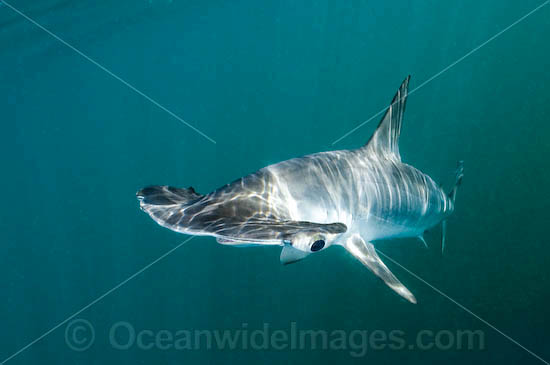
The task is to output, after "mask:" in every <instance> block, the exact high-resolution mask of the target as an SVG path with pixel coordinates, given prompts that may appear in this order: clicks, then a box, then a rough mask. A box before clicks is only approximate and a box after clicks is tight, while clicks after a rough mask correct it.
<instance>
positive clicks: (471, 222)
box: [0, 0, 550, 364]
mask: <svg viewBox="0 0 550 365" xmlns="http://www.w3.org/2000/svg"><path fill="white" fill-rule="evenodd" d="M8 3H9V5H10V6H8V5H7V4H3V3H2V2H0V111H1V113H0V120H1V121H2V133H0V155H1V156H2V157H1V161H2V179H1V180H0V191H1V192H2V209H1V213H0V231H1V239H0V240H1V245H0V287H1V288H2V297H1V300H0V324H1V328H2V330H1V331H0V362H1V361H4V360H7V361H5V363H9V364H42V363H44V364H49V363H72V364H111V363H125V364H126V363H128V364H130V363H132V364H134V363H140V364H149V363H157V364H184V363H186V364H204V363H213V364H214V363H215V364H219V363H237V362H238V363H254V364H257V363H267V364H271V363H283V362H284V363H292V364H302V363H316V364H333V363H336V362H345V363H372V364H393V363H398V362H399V363H402V362H404V363H412V364H414V363H441V362H443V361H445V363H447V364H463V363H465V362H467V363H470V364H478V363H479V364H482V363H483V364H485V363H488V362H495V363H496V362H499V363H507V364H518V363H522V364H531V363H532V364H537V363H544V361H549V360H550V349H549V347H548V343H549V340H550V336H549V334H550V333H549V329H548V328H549V327H550V319H549V317H550V316H549V315H550V310H549V306H548V301H549V299H550V290H549V285H550V275H549V274H550V268H549V262H550V246H549V239H548V235H547V228H548V226H549V222H550V219H549V208H550V194H548V185H549V183H550V169H549V163H548V161H549V160H548V154H549V152H550V127H549V125H550V106H549V102H550V86H549V85H550V72H549V68H550V42H549V41H548V36H549V34H550V5H545V6H543V7H541V8H540V9H539V10H538V11H536V12H534V13H532V14H531V15H529V16H528V17H527V18H525V19H524V20H522V21H521V22H520V23H518V24H516V25H514V26H513V27H512V28H510V29H509V30H507V31H506V32H504V33H502V35H500V36H498V37H496V38H495V39H493V40H492V41H491V42H489V43H487V44H486V45H484V46H483V47H482V48H480V49H479V50H477V51H476V52H474V53H472V54H471V55H469V56H468V57H467V58H465V59H463V60H461V61H460V62H459V63H457V64H456V65H454V66H453V67H451V68H450V69H448V70H446V71H445V72H444V73H442V74H440V75H439V76H438V77H436V78H434V79H433V80H431V81H430V82H429V83H427V84H425V85H424V86H422V88H420V89H418V91H416V92H414V94H411V95H410V97H409V99H408V104H407V112H406V115H405V120H404V125H403V129H402V134H401V139H400V150H401V156H402V157H403V160H404V162H406V163H410V164H412V165H414V166H416V167H418V168H419V169H420V170H422V171H424V172H425V173H427V174H429V175H430V176H431V177H432V178H433V179H434V180H435V181H437V182H441V183H442V184H443V185H444V186H447V187H450V185H451V184H452V182H453V172H454V169H455V166H456V162H457V161H458V160H464V163H465V177H464V181H463V184H462V186H461V188H460V190H459V191H458V197H457V207H456V212H455V214H454V215H453V216H452V217H451V218H450V220H449V223H448V233H447V235H448V236H447V246H446V251H445V254H444V255H443V256H441V255H440V253H439V249H438V247H439V227H437V228H436V229H434V230H433V231H431V232H429V233H427V234H426V240H427V241H428V244H429V245H430V248H429V249H425V248H424V247H423V246H422V244H421V243H420V242H419V241H418V240H416V239H403V240H392V241H384V242H379V243H378V245H377V247H379V248H380V250H381V251H383V252H384V253H385V254H387V255H388V256H390V257H391V258H392V259H394V260H395V261H396V262H398V263H400V264H401V265H403V266H404V267H406V268H407V269H408V270H410V271H411V272H413V273H415V274H416V275H417V276H418V277H420V278H422V279H423V280H425V281H426V282H428V283H429V284H430V285H432V286H433V287H435V288H437V289H438V290H439V291H441V292H443V293H444V294H445V295H447V296H448V297H450V298H451V300H450V299H448V298H446V297H445V296H443V295H441V293H439V292H437V291H436V290H434V289H433V288H432V287H430V286H429V285H427V284H425V283H424V282H422V281H420V280H418V279H417V278H416V277H415V276H413V275H411V274H410V273H409V272H407V271H406V270H404V269H403V268H401V267H400V266H398V265H396V264H395V263H393V262H391V261H389V260H387V259H384V258H383V257H382V259H383V260H384V261H385V262H386V264H387V265H388V266H389V267H390V269H391V270H392V271H393V272H394V274H395V275H396V276H397V277H398V278H399V279H400V280H401V281H402V282H403V283H404V284H405V285H406V286H407V287H408V288H409V289H410V290H411V291H412V292H413V293H414V294H415V296H416V298H417V299H418V304H416V305H412V304H410V303H408V302H407V301H405V300H404V299H402V298H400V297H399V296H398V295H396V294H395V293H394V292H393V291H392V290H390V289H389V288H387V287H386V286H385V285H384V283H382V281H380V280H379V279H377V278H376V277H375V276H374V275H372V273H370V272H369V271H368V270H367V269H366V268H364V267H363V266H362V265H361V264H360V263H359V262H357V261H356V260H354V259H353V258H352V257H351V256H350V255H349V254H347V253H346V252H345V251H344V250H343V249H341V248H331V249H329V250H326V251H323V252H322V253H319V254H317V255H315V256H314V257H311V258H309V259H308V260H304V261H302V262H300V263H297V264H294V265H289V266H282V265H280V263H279V253H280V250H279V249H278V248H274V247H271V248H270V247H259V248H234V247H227V246H223V245H219V244H217V243H216V241H215V239H213V238H208V237H196V238H193V239H192V240H190V241H189V242H187V243H185V244H184V245H182V246H181V247H179V248H177V249H176V250H174V251H173V252H170V253H169V254H168V255H166V256H163V255H164V254H165V253H167V252H169V251H170V250H171V249H173V248H175V247H177V246H178V245H179V244H180V243H181V242H183V241H184V240H185V239H187V238H188V237H187V236H183V235H179V234H176V233H174V232H171V231H169V230H167V229H164V228H162V227H160V226H158V225H157V224H155V222H153V221H152V220H151V219H150V218H149V217H148V216H147V215H146V214H144V213H143V212H141V211H140V209H139V207H138V202H137V200H136V197H135V193H136V191H137V190H138V189H140V188H142V187H144V186H147V185H153V184H161V185H165V184H166V185H173V186H180V187H188V186H193V187H194V188H195V189H196V190H197V191H198V192H200V193H208V192H210V191H211V190H213V189H215V188H217V187H219V186H221V185H224V184H226V183H228V182H231V181H233V180H235V179H237V178H239V177H241V176H243V175H246V174H248V173H251V172H253V171H255V170H257V169H259V168H261V167H264V166H266V165H268V164H271V163H275V162H279V161H282V160H286V159H289V158H292V157H297V156H301V155H305V154H310V153H315V152H319V151H326V150H332V149H350V148H357V147H359V146H361V145H363V144H364V143H365V142H366V141H367V140H368V139H369V137H370V135H371V133H372V131H373V129H374V128H375V126H376V125H377V124H378V120H379V119H380V116H378V117H376V118H374V119H373V120H372V121H370V122H369V123H366V124H365V125H364V126H363V127H361V128H359V129H357V130H356V131H355V132H354V133H352V134H350V135H349V136H347V137H346V138H344V139H342V140H340V141H339V142H338V143H336V144H333V142H334V141H336V140H337V139H339V138H340V137H342V136H343V135H344V134H346V133H347V132H349V131H350V130H351V129H353V128H355V127H356V126H357V125H359V124H360V123H361V122H363V121H365V120H367V119H369V118H370V117H371V116H372V115H373V114H375V113H377V112H379V111H380V110H381V109H382V108H384V107H385V106H387V105H388V103H389V102H390V100H391V98H392V96H393V95H394V93H395V91H396V90H397V88H398V86H399V84H400V83H401V81H402V80H403V79H404V78H405V77H406V76H407V75H409V74H411V75H412V79H411V88H412V89H414V88H415V87H418V86H420V85H421V84H422V83H423V82H424V81H426V80H429V79H430V78H431V77H432V76H434V75H436V74H437V73H438V72H439V71H441V70H443V69H445V68H446V67H447V66H449V65H451V64H452V63H453V62H455V61H457V60H458V59H460V58H461V57H462V56H464V55H466V54H467V53H468V52H470V51H471V50H473V49H474V48H475V47H477V46H479V45H481V44H482V43H483V42H485V41H487V40H488V39H489V38H491V37H492V36H493V35H495V34H497V33H498V32H500V31H501V30H503V29H505V28H506V27H508V26H509V25H511V24H512V23H513V22H515V21H516V20H518V19H519V18H521V17H522V16H524V15H525V14H527V13H529V12H530V11H531V10H533V9H535V8H536V7H537V6H539V5H541V4H542V1H540V0H525V1H494V0H475V1H473V0H464V1H435V0H425V1H422V0H418V1H370V0H369V1H250V0H246V1H245V0H243V1H214V0H211V1H182V0H171V1H169V0H150V1H145V0H117V1H97V0H96V1H89V0H86V1H66V0H65V1H63V0H56V1H54V0H33V1H31V0H11V1H8ZM546 4H548V1H547V2H546ZM12 7H13V8H16V9H18V10H19V11H20V12H22V13H24V14H25V15H26V16H28V17H30V18H32V19H33V20H34V21H36V22H37V23H39V24H40V25H41V26H43V27H45V28H46V29H47V30H49V31H51V32H53V33H54V34H55V35H57V36H58V37H59V38H60V39H62V40H64V41H65V42H67V43H68V44H70V45H72V46H73V47H75V49H77V50H79V51H80V52H82V53H83V54H85V55H87V56H88V57H90V58H91V59H92V60H94V61H95V62H97V63H98V64H99V65H101V66H102V67H104V68H105V69H106V70H109V71H110V72H112V73H113V75H116V76H117V77H119V78H121V79H122V80H125V81H126V82H128V83H129V84H131V86H133V87H135V88H136V89H137V90H139V91H140V92H142V93H144V94H146V95H147V96H149V97H150V98H152V99H153V100H154V101H156V102H158V103H160V104H161V105H162V106H164V107H165V108H166V109H167V110H169V111H171V112H173V113H174V114H175V115H177V116H179V117H181V118H183V119H184V120H185V121H186V122H188V123H189V124H191V125H192V126H194V127H195V128H197V129H198V130H200V131H201V132H202V133H204V134H205V135H206V136H208V137H209V138H211V139H213V140H214V141H215V142H216V143H212V141H210V140H209V139H208V138H205V137H204V136H202V135H201V134H199V133H197V132H196V131H194V130H192V129H191V128H189V127H188V126H186V125H185V124H184V123H182V122H181V121H179V120H178V119H176V118H174V117H173V116H171V115H170V113H167V112H166V111H164V110H162V109H161V108H159V107H158V106H156V105H154V103H152V102H151V101H150V100H148V99H147V98H145V97H143V96H142V95H140V94H139V93H138V92H135V91H134V90H132V89H131V88H129V87H128V85H125V84H124V83H123V82H121V80H119V79H117V78H115V77H113V75H110V74H109V73H108V72H106V71H105V70H104V69H102V68H101V67H98V66H97V65H95V64H93V63H92V62H90V61H89V60H88V59H86V58H85V57H83V56H82V55H80V54H78V53H77V52H75V51H74V50H72V49H70V48H69V47H67V46H66V45H65V44H63V43H62V42H61V41H60V40H58V39H55V38H54V37H52V36H51V35H49V34H48V33H47V32H46V31H45V30H43V29H41V28H40V27H38V26H37V25H35V24H32V23H31V22H30V21H28V20H27V19H25V18H24V17H23V16H22V15H21V14H18V13H17V12H16V11H14V10H13V9H12ZM160 257H162V259H161V260H159V261H156V262H155V263H154V264H153V265H152V266H147V265H149V264H151V263H152V262H154V261H155V260H157V259H158V258H160ZM144 268H146V269H145V270H143V271H140V270H142V269H144ZM136 273H138V274H137V275H135V276H134V274H136ZM129 278H131V279H130V280H127V279H129ZM119 284H122V285H119ZM112 289H114V290H112ZM104 294H106V295H104ZM453 301H455V302H457V303H459V304H460V305H462V306H464V308H466V309H467V310H464V308H461V307H460V305H457V304H456V303H455V302H453ZM81 309H84V310H83V311H81V312H79V313H77V311H80V310H81ZM468 310H469V311H471V312H472V313H473V314H475V315H472V314H471V313H468ZM74 314H76V315H74ZM72 315H74V316H73V317H70V316H72ZM476 316H478V317H479V318H481V319H483V320H484V321H487V322H488V323H490V324H491V325H492V326H494V327H495V328H497V329H498V331H502V333H499V332H498V331H496V330H494V329H492V328H491V327H490V326H488V325H487V324H486V323H484V322H483V321H481V320H480V319H478V318H476ZM75 319H76V320H79V322H78V323H76V324H75V322H74V320H75ZM121 322H122V323H124V324H123V325H121V326H120V327H117V328H118V329H119V330H120V332H117V333H116V334H115V337H116V338H115V340H116V344H113V336H112V331H113V326H114V325H115V324H117V323H121ZM79 323H80V325H79V326H77V327H76V328H77V329H78V330H77V331H76V332H74V333H71V331H73V329H71V327H70V326H71V325H74V326H76V325H78V324H79ZM265 325H267V326H268V327H269V330H270V331H271V332H273V331H275V330H281V331H283V332H285V333H289V332H290V329H289V328H291V327H292V326H294V327H298V328H300V329H309V330H321V331H327V332H330V333H334V331H336V330H339V331H343V332H344V333H345V334H346V336H347V337H346V338H347V340H346V341H348V343H347V347H345V348H344V347H338V346H337V345H334V346H333V347H331V348H316V349H314V348H311V347H308V346H306V347H305V348H290V346H287V347H286V348H283V349H279V348H276V346H267V348H261V349H259V348H251V347H253V346H248V347H247V346H242V345H236V346H235V347H234V348H231V349H228V348H216V346H212V348H207V346H206V345H201V346H199V347H198V348H192V349H189V348H184V349H181V348H180V349H176V348H175V347H172V348H166V346H164V345H163V343H169V342H170V340H169V337H170V336H177V331H181V330H184V331H194V330H198V329H200V330H205V331H213V330H231V331H237V330H240V331H241V334H243V333H244V332H245V330H248V331H249V332H252V331H253V330H256V329H263V328H264V327H265ZM92 328H93V330H92ZM130 328H133V329H134V332H135V333H144V334H145V335H144V336H142V337H143V338H145V339H146V340H147V341H148V343H147V344H152V345H153V346H145V345H144V346H141V345H139V344H138V343H137V340H136V341H134V342H133V343H130V342H131V341H130V340H131V338H130V337H131V334H128V336H126V335H125V333H124V331H125V330H129V329H130ZM49 330H52V331H50V332H48V331H49ZM357 330H361V331H367V332H368V333H369V334H370V333H372V332H374V331H378V333H383V334H388V333H391V331H401V332H399V333H404V334H405V335H404V337H406V338H407V345H406V346H405V347H404V348H400V349H395V348H389V346H385V347H384V348H379V347H380V346H379V347H378V348H375V347H376V346H373V344H371V343H370V342H369V349H368V350H367V351H360V350H362V349H363V348H362V347H361V349H359V347H360V346H358V345H357V343H359V342H361V338H362V337H361V336H360V335H357V333H359V332H355V335H353V337H354V338H353V339H352V338H351V337H352V334H353V333H354V332H353V331H357ZM464 330H468V331H481V333H482V337H483V344H482V346H474V348H472V349H467V348H464V347H462V348H459V347H460V346H456V341H454V342H455V343H454V344H451V346H446V345H445V344H442V343H443V342H445V338H444V337H445V336H447V337H448V338H451V339H452V337H453V334H456V333H457V331H464ZM86 331H88V332H86ZM143 331H150V332H143ZM161 331H164V332H161ZM421 331H428V332H424V333H427V334H428V335H429V333H434V334H441V333H444V334H445V335H441V336H440V337H439V339H440V340H441V341H440V342H441V343H439V345H437V346H432V347H431V348H419V346H412V345H411V346H409V345H408V344H409V343H411V344H414V343H415V342H414V338H416V337H417V336H418V333H421ZM429 331H431V332H429ZM159 332H160V333H162V334H161V335H159ZM128 333H129V332H128ZM166 333H168V335H167V334H166ZM361 333H363V332H361ZM477 333H480V332H477ZM503 334H505V335H506V336H509V337H510V338H507V337H506V336H505V335H503ZM42 335H45V336H44V337H41V336H42ZM125 336H126V337H125ZM157 336H161V337H162V338H161V341H160V342H163V341H164V342H163V343H158V341H157V342H155V341H156V340H158V338H156V337H157ZM428 337H429V336H428ZM455 337H456V336H455ZM39 338H40V339H39ZM153 338H155V341H153V340H152V339H153ZM37 339H39V340H38V341H36V342H34V343H32V342H33V341H34V340H37ZM71 339H72V340H76V345H79V346H81V347H80V348H78V346H75V344H74V343H73V344H71V343H70V342H71ZM163 339H164V340H163ZM90 340H93V341H90ZM369 340H371V338H369ZM86 341H88V342H93V343H87V342H86ZM514 341H517V344H516V343H514ZM448 342H449V341H447V343H448ZM451 342H452V341H451ZM31 343H32V345H31V346H29V347H26V346H27V345H29V344H31ZM121 344H128V346H121ZM147 344H146V345H147ZM518 344H520V345H521V346H520V345H518ZM88 345H89V346H88ZM142 345H143V344H142ZM344 345H345V344H344ZM522 346H523V347H525V348H526V349H528V350H529V351H531V352H532V353H529V351H527V350H525V349H524V348H522ZM82 347H86V348H82ZM121 347H127V348H124V349H123V348H121ZM260 347H261V346H260ZM428 347H429V346H428ZM447 347H449V348H447ZM21 349H24V350H23V351H21V352H18V351H19V350H21ZM354 349H355V350H354ZM352 350H354V351H352ZM13 355H15V356H13Z"/></svg>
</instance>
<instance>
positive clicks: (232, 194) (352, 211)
mask: <svg viewBox="0 0 550 365" xmlns="http://www.w3.org/2000/svg"><path fill="white" fill-rule="evenodd" d="M409 79H410V77H408V78H407V79H406V80H405V81H404V82H403V83H402V84H401V87H400V88H399V90H398V91H397V93H396V95H395V97H394V98H393V100H392V103H391V105H390V107H389V108H388V110H387V111H386V113H385V115H384V117H383V118H382V120H381V122H380V124H379V126H378V128H377V129H376V131H375V132H374V134H373V136H372V137H371V139H370V140H369V142H368V143H367V144H366V145H365V146H363V147H361V148H359V149H355V150H343V151H330V152H321V153H316V154H313V155H308V156H304V157H300V158H295V159H291V160H287V161H283V162H280V163H277V164H274V165H270V166H267V167H265V168H263V169H260V170H258V171H257V172H255V173H253V174H251V175H248V176H245V177H243V178H240V179H238V180H236V181H234V182H232V183H230V184H227V185H225V186H223V187H221V188H219V189H217V190H215V191H213V192H212V193H210V194H207V195H200V194H198V193H196V192H195V190H194V189H193V188H187V189H180V188H173V187H169V186H151V187H147V188H144V189H142V190H140V191H139V192H138V193H137V196H138V199H139V200H140V206H141V209H142V210H144V211H145V212H147V213H148V214H149V215H150V216H151V217H152V218H153V219H154V220H155V221H156V222H157V223H159V224H160V225H162V226H164V227H167V228H169V229H172V230H174V231H177V232H180V233H184V234H192V235H210V236H214V237H216V239H217V241H218V242H219V243H222V244H229V245H239V246H247V245H279V246H282V247H283V249H282V252H281V262H282V263H284V264H288V263H292V262H296V261H299V260H301V259H303V258H305V257H307V256H309V255H310V254H312V253H314V252H318V251H321V250H324V249H326V248H327V247H330V246H331V245H340V246H343V247H344V248H345V249H346V250H347V251H349V252H350V253H351V254H352V255H353V256H354V257H355V258H357V259H358V260H359V261H361V262H362V263H363V264H364V265H365V266H367V267H368V268H369V269H370V270H371V271H372V272H373V273H374V274H376V275H377V276H379V277H380V278H381V279H382V280H383V281H384V282H385V283H386V284H387V285H388V286H390V287H391V288H392V289H393V290H395V291H396V292H397V293H398V294H399V295H401V296H403V297H404V298H405V299H407V300H409V301H410V302H412V303H416V299H415V297H414V296H413V294H412V293H411V292H410V291H409V290H408V289H407V288H406V287H405V286H404V285H403V284H402V283H401V282H399V280H398V279H397V278H396V277H395V276H394V275H393V274H392V273H391V272H390V270H389V269H388V268H387V267H386V265H385V264H384V263H383V262H382V260H381V259H380V258H379V256H378V254H377V252H376V249H375V248H374V245H373V244H372V242H373V241H376V240H383V239H390V238H397V237H419V238H421V239H422V241H424V240H423V238H422V237H423V236H422V235H423V233H424V232H425V231H426V230H427V229H429V228H431V227H433V226H435V225H437V224H438V223H441V222H443V223H445V219H446V218H447V217H448V216H449V215H450V214H451V213H452V212H453V210H454V198H455V194H456V187H457V186H458V185H459V183H460V181H461V179H462V167H461V165H459V169H458V170H457V176H456V184H455V187H454V188H453V189H452V191H451V193H449V194H447V193H446V192H444V191H443V190H442V189H441V188H440V186H439V185H438V184H436V183H435V182H434V181H433V180H432V179H431V178H430V177H429V176H428V175H426V174H424V173H422V172H421V171H419V170H418V169H416V168H414V167H412V166H410V165H407V164H405V163H403V162H402V161H401V157H400V154H399V146H398V140H399V134H400V130H401V124H402V120H403V113H404V111H405V104H406V99H407V90H408V84H409ZM443 228H445V225H444V226H443ZM444 232H445V229H443V240H442V244H444Z"/></svg>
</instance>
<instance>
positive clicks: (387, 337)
mask: <svg viewBox="0 0 550 365" xmlns="http://www.w3.org/2000/svg"><path fill="white" fill-rule="evenodd" d="M101 332H102V333H101V335H102V336H105V337H104V340H107V341H108V343H109V345H110V346H111V347H112V348H113V349H115V350H119V351H125V350H135V349H138V350H144V351H153V350H158V351H193V350H235V351H238V350H252V351H260V350H275V351H289V350H290V351H307V350H312V351H319V350H320V351H328V350H329V351H346V352H348V353H349V355H350V356H353V357H362V356H365V355H367V353H368V352H369V351H384V350H385V351H402V350H420V351H422V350H431V351H434V350H435V351H447V350H466V351H479V350H484V349H485V333H484V332H483V331H481V330H471V329H459V330H456V329H455V330H430V329H423V330H420V331H418V332H416V333H414V334H413V333H407V332H406V331H404V330H399V329H394V330H380V329H375V330H366V329H354V330H342V329H334V330H325V329H305V328H301V327H299V325H298V324H297V323H296V322H291V323H290V324H289V326H288V327H286V328H281V327H278V328H272V326H271V325H270V324H269V323H263V324H262V325H261V326H258V327H253V326H250V325H249V324H248V323H242V324H241V325H240V327H239V328H235V329H176V330H174V329H157V330H154V329H140V328H136V327H135V326H134V325H132V324H131V323H129V322H124V321H120V322H116V323H114V324H112V325H111V326H110V328H108V329H106V330H105V331H101ZM98 333H99V332H98ZM96 339H97V338H96V329H95V328H94V326H93V325H92V324H91V323H90V322H89V321H87V320H84V319H75V320H73V321H71V322H70V323H69V324H68V325H67V327H66V328H65V341H66V343H67V346H68V347H69V348H71V349H72V350H74V351H85V350H87V349H89V348H91V347H92V345H93V344H94V342H96Z"/></svg>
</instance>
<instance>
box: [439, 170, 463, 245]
mask: <svg viewBox="0 0 550 365" xmlns="http://www.w3.org/2000/svg"><path fill="white" fill-rule="evenodd" d="M463 177H464V161H462V160H461V161H458V164H457V167H456V171H455V184H454V186H453V188H452V189H451V191H450V192H449V194H448V195H449V199H451V201H452V202H453V206H454V204H455V200H456V191H457V190H458V187H459V186H460V184H461V183H462V178H463ZM446 236H447V220H444V221H443V222H441V254H443V251H444V250H445V237H446Z"/></svg>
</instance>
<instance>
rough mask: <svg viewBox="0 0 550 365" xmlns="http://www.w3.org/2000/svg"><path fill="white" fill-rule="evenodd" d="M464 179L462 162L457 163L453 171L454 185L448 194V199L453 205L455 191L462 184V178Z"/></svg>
mask: <svg viewBox="0 0 550 365" xmlns="http://www.w3.org/2000/svg"><path fill="white" fill-rule="evenodd" d="M463 177H464V161H462V160H461V161H458V163H457V166H456V171H455V185H454V186H453V188H452V189H451V191H450V192H449V198H451V201H452V202H453V203H454V202H455V198H456V191H457V189H458V187H459V186H460V184H461V183H462V178H463Z"/></svg>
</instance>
